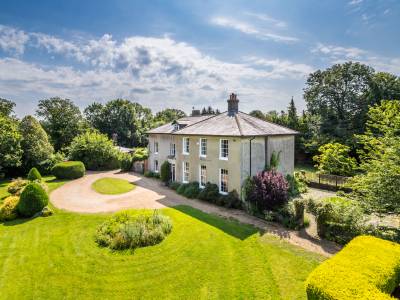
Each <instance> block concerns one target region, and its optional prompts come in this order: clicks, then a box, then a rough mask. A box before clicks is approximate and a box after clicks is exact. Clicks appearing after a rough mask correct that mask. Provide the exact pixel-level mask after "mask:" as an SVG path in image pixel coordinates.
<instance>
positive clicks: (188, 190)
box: [183, 181, 200, 199]
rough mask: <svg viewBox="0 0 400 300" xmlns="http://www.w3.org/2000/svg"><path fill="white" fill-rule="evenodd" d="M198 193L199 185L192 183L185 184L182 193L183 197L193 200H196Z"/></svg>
mask: <svg viewBox="0 0 400 300" xmlns="http://www.w3.org/2000/svg"><path fill="white" fill-rule="evenodd" d="M199 193H200V188H199V183H198V182H196V181H194V182H191V183H188V184H187V186H186V187H185V190H184V191H183V196H185V197H187V198H190V199H193V198H197V197H198V195H199Z"/></svg>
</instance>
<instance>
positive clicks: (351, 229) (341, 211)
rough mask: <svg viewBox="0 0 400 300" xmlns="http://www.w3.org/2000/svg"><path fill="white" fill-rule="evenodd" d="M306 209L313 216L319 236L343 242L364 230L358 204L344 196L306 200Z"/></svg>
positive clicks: (363, 218)
mask: <svg viewBox="0 0 400 300" xmlns="http://www.w3.org/2000/svg"><path fill="white" fill-rule="evenodd" d="M307 205H308V210H309V211H310V212H311V213H312V214H313V215H314V216H315V219H316V222H317V231H318V235H319V236H320V237H323V238H326V239H328V240H331V241H335V242H337V243H340V244H345V243H347V242H348V241H350V240H351V239H353V238H354V237H356V236H357V235H360V234H363V233H364V232H365V230H366V226H365V225H364V224H365V215H364V212H363V210H362V208H361V207H360V205H359V204H358V203H357V202H355V201H353V200H349V199H346V198H341V197H331V198H326V199H323V200H312V199H309V200H308V203H307Z"/></svg>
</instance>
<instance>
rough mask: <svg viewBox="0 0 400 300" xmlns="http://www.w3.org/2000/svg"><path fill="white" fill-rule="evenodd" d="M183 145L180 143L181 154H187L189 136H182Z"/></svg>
mask: <svg viewBox="0 0 400 300" xmlns="http://www.w3.org/2000/svg"><path fill="white" fill-rule="evenodd" d="M182 141H183V143H182V144H183V145H182V153H183V154H189V150H190V144H189V138H187V137H185V138H183V140H182Z"/></svg>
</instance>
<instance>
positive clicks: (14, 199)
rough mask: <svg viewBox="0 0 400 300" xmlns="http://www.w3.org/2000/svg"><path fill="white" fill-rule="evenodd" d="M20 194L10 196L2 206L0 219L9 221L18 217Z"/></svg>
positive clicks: (0, 207)
mask: <svg viewBox="0 0 400 300" xmlns="http://www.w3.org/2000/svg"><path fill="white" fill-rule="evenodd" d="M18 202H19V197H18V196H9V197H7V198H6V199H4V202H3V204H2V205H1V206H0V221H9V220H14V219H15V218H17V205H18Z"/></svg>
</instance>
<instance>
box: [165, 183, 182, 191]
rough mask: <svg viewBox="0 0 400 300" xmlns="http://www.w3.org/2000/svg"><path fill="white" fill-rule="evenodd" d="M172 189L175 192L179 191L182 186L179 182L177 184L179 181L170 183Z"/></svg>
mask: <svg viewBox="0 0 400 300" xmlns="http://www.w3.org/2000/svg"><path fill="white" fill-rule="evenodd" d="M168 186H169V187H170V188H171V189H173V190H175V191H176V190H177V189H178V188H179V187H180V186H181V184H180V183H179V182H177V181H172V182H170V183H169V185H168Z"/></svg>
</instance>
